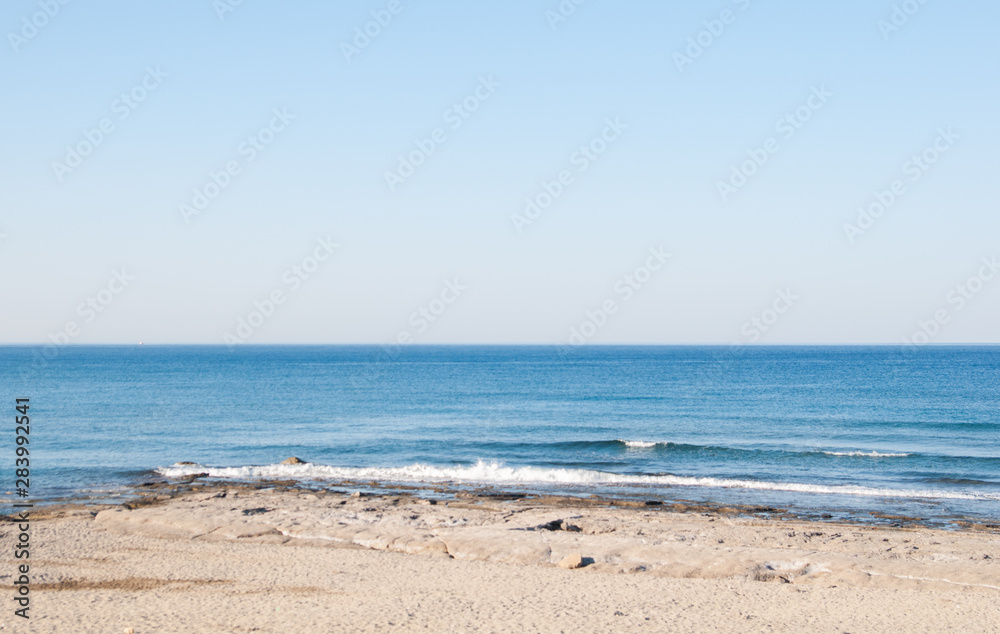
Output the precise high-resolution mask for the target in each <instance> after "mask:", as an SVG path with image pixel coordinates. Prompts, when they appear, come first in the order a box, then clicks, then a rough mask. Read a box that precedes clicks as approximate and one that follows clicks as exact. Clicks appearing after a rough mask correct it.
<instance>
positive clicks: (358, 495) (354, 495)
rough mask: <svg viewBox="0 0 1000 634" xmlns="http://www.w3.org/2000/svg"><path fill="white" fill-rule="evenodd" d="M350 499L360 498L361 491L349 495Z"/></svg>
mask: <svg viewBox="0 0 1000 634" xmlns="http://www.w3.org/2000/svg"><path fill="white" fill-rule="evenodd" d="M351 497H352V498H359V497H361V491H355V492H354V493H352V494H351Z"/></svg>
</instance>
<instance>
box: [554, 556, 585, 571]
mask: <svg viewBox="0 0 1000 634" xmlns="http://www.w3.org/2000/svg"><path fill="white" fill-rule="evenodd" d="M556 565H557V566H559V567H560V568H565V569H567V570H573V569H574V568H583V555H581V554H580V553H573V554H572V555H566V556H565V557H563V558H562V559H560V560H559V563H557V564H556Z"/></svg>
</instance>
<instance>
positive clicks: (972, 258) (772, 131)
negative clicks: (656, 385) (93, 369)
mask: <svg viewBox="0 0 1000 634" xmlns="http://www.w3.org/2000/svg"><path fill="white" fill-rule="evenodd" d="M224 2H226V0H220V2H218V3H216V2H212V1H211V0H197V1H193V0H192V1H186V2H176V3H155V4H154V3H141V4H140V3H131V2H116V1H108V2H101V3H86V2H79V1H73V2H69V3H68V4H65V5H63V4H61V3H60V2H59V1H58V0H52V1H51V2H41V3H39V2H38V1H37V0H36V1H35V2H28V1H21V0H17V1H13V0H12V1H10V2H6V3H4V4H3V7H2V8H0V26H2V30H3V32H4V34H5V36H6V37H5V39H6V47H5V48H3V50H2V52H0V56H2V58H3V59H2V62H3V69H4V81H3V85H4V97H5V98H4V99H3V100H2V101H0V112H2V115H3V116H2V120H3V121H4V139H3V148H4V151H3V152H2V154H0V161H2V164H0V289H2V290H3V293H4V303H3V306H4V308H3V311H2V312H0V341H3V342H9V343H33V342H39V343H40V342H49V341H56V342H58V343H73V344H76V343H99V342H112V343H132V342H136V341H145V342H147V343H182V342H191V343H224V342H227V341H228V342H232V340H233V339H234V338H235V339H237V340H239V341H242V342H246V343H275V342H288V343H295V342H301V343H307V342H311V343H385V342H390V341H396V340H399V341H403V342H404V343H438V342H448V343H469V342H484V343H487V342H496V343H517V342H524V343H569V342H570V341H571V340H574V339H575V340H583V341H586V342H588V343H615V342H635V343H731V342H743V343H776V344H777V343H810V342H815V343H851V342H857V343H866V342H873V343H874V342H880V343H899V342H901V341H903V340H904V339H906V340H911V341H914V342H915V343H918V344H921V343H947V342H996V341H998V334H997V330H996V327H995V322H996V316H997V314H1000V281H997V280H995V279H994V276H995V277H996V278H998V279H1000V275H997V274H996V273H995V272H994V268H995V265H993V266H989V265H987V264H986V263H984V259H985V262H987V263H992V262H995V257H996V256H1000V244H998V242H997V236H1000V217H998V214H997V213H996V200H995V196H994V193H993V190H994V183H995V182H996V176H995V172H996V170H997V168H998V167H1000V161H998V159H997V155H996V148H997V147H1000V124H998V122H997V118H996V114H995V113H996V112H997V111H998V106H1000V103H998V101H1000V99H998V97H1000V91H998V84H997V82H996V79H995V78H996V77H997V76H998V70H1000V46H998V45H997V43H996V39H995V37H994V33H993V32H992V30H991V29H992V26H991V25H994V24H996V22H997V20H998V18H1000V6H997V5H995V4H994V3H986V2H952V3H944V2H932V1H927V2H924V3H923V4H920V3H919V2H916V0H914V1H913V2H909V3H900V2H896V3H893V2H882V1H871V0H867V1H860V0H848V1H845V2H839V3H796V2H790V1H785V2H762V1H759V0H753V1H751V2H746V1H745V0H740V1H739V2H730V1H718V2H699V3H657V2H625V3H611V2H604V1H601V0H587V1H585V2H583V3H582V4H580V5H576V4H575V3H573V2H572V0H567V2H565V3H563V7H564V8H563V11H564V12H565V13H567V14H568V15H565V16H563V15H560V14H559V11H560V3H559V2H556V1H554V0H553V1H551V2H526V1H509V2H492V3H481V2H477V3H471V2H438V3H427V2H411V1H407V0H400V2H398V3H394V2H388V1H379V2H350V3H346V2H345V3H323V2H315V1H312V2H310V1H303V2H295V3H281V4H279V3H265V2H262V1H260V0H244V1H243V2H242V3H239V4H238V5H237V6H235V7H230V8H232V10H231V11H225V12H220V10H219V6H220V5H222V3H224ZM46 6H47V7H48V10H49V12H50V13H53V15H52V16H51V17H49V16H47V15H43V17H38V15H39V12H43V11H44V10H45V8H46ZM224 6H227V7H228V6H229V5H228V4H226V5H224ZM54 7H57V8H58V10H56V9H54ZM568 7H573V11H572V13H570V12H569V11H568V10H567V8H568ZM894 7H896V8H895V9H894ZM392 10H395V13H392ZM894 11H895V13H896V14H895V20H896V25H898V27H893V28H892V29H887V28H886V27H885V24H892V20H893V15H894ZM907 11H909V13H907ZM727 12H728V13H727ZM220 15H221V17H220ZM387 15H388V16H391V20H387V18H386V16H387ZM554 15H559V17H560V18H565V19H558V20H557V19H554V18H553V16H554ZM379 18H381V20H382V21H383V22H387V23H386V24H385V25H384V26H383V25H380V24H378V22H377V20H378V19H379ZM32 20H34V21H35V23H36V25H37V24H41V25H42V26H26V24H28V25H30V23H31V21H32ZM880 22H881V23H882V26H881V27H880ZM366 28H367V29H368V31H369V33H371V34H374V35H373V36H371V37H368V40H367V41H366V40H365V39H364V37H359V36H358V32H359V31H360V32H362V33H363V32H364V30H365V29H366ZM712 31H714V32H715V33H712ZM689 38H690V39H689ZM699 40H700V42H701V44H702V45H701V46H700V48H699V45H698V42H699ZM692 42H693V43H694V45H692ZM345 45H347V46H348V47H349V46H355V49H354V50H353V51H352V50H351V49H350V48H345ZM345 50H346V51H347V53H346V54H345ZM678 55H687V56H688V58H689V62H690V63H688V62H687V61H684V59H682V58H679V57H678ZM348 58H349V59H348ZM144 81H145V83H146V86H145V87H143V82H144ZM477 88H478V90H479V92H478V95H477V92H476V91H477ZM133 91H134V92H133ZM123 93H124V94H125V95H126V96H125V97H122V95H123ZM130 93H132V94H133V97H128V95H129V94H130ZM816 95H823V98H822V99H820V98H819V97H817V96H816ZM138 97H141V98H142V99H141V100H139V99H138ZM129 99H132V101H131V102H130V101H129ZM116 100H118V101H116ZM463 102H464V103H466V104H467V106H462V104H463ZM456 104H457V105H458V107H459V108H461V109H462V111H463V112H465V109H466V107H468V106H472V107H474V111H473V112H465V115H467V116H463V115H461V114H457V113H458V111H457V110H456V109H455V107H456ZM276 111H277V112H279V113H283V115H282V117H278V116H277V115H275V112H276ZM125 114H127V116H124V115H125ZM788 116H791V117H792V123H790V122H788V121H787V120H786V123H785V124H784V125H781V124H779V123H778V122H779V120H782V119H785V118H786V117H788ZM104 120H107V121H104ZM102 121H104V123H105V124H110V126H112V127H109V128H108V129H109V130H110V131H109V132H107V133H101V135H102V136H103V138H102V139H101V140H100V143H99V144H96V147H94V148H93V151H92V152H90V153H89V155H88V156H86V157H84V158H82V160H81V162H80V164H79V166H77V167H75V168H72V169H71V170H66V169H65V168H64V167H60V166H54V163H57V162H58V163H60V164H63V165H67V160H68V157H67V154H68V153H69V152H68V150H67V146H69V147H71V148H76V147H81V146H80V144H81V143H83V146H82V148H83V150H86V149H87V145H86V141H87V135H89V136H90V137H91V139H97V138H98V136H97V135H98V133H97V132H94V130H95V129H96V130H100V127H101V125H102ZM609 122H610V124H609ZM793 123H794V125H793ZM609 125H610V128H609ZM279 128H280V129H279ZM435 135H437V136H436V137H435ZM434 138H437V139H438V141H437V142H434V141H433V139H434ZM248 139H249V140H248ZM428 139H430V140H431V141H430V142H431V143H433V145H434V149H433V152H430V153H429V155H427V154H428V153H427V152H425V151H424V150H421V149H420V148H421V146H423V148H425V149H428V148H430V147H431V146H430V145H428V143H429V141H428ZM609 139H610V140H609ZM255 144H256V145H257V147H258V148H259V150H254V151H251V150H250V148H252V147H253V146H254V145H255ZM935 144H937V147H936V148H935ZM581 147H583V148H585V150H588V151H589V155H590V157H592V158H587V156H588V153H587V151H583V152H582V151H581ZM761 148H770V151H769V150H767V149H763V150H762V149H761ZM598 150H600V152H598ZM761 152H763V153H764V155H765V156H766V159H767V160H766V162H763V163H762V164H760V165H759V166H758V165H756V164H753V163H752V164H749V165H748V166H744V163H745V162H746V161H748V160H750V161H752V160H753V159H752V157H753V156H756V157H758V159H760V157H761V156H762V154H761ZM925 153H926V157H925V158H924V159H923V160H921V159H920V158H919V157H920V156H921V155H924V154H925ZM914 155H916V156H917V157H918V160H917V162H916V163H915V162H914V159H913V157H914ZM400 156H403V157H404V158H407V157H411V156H413V157H415V161H419V162H420V163H421V164H420V165H417V166H415V167H414V168H413V171H412V174H408V175H407V176H406V177H405V178H402V179H395V178H389V179H388V180H389V181H394V182H393V186H392V187H390V184H389V183H388V182H387V177H386V174H387V173H393V172H395V173H396V175H397V176H399V174H400V172H399V169H400V158H399V157H400ZM928 158H933V161H929V160H927V159H928ZM407 160H408V159H407ZM758 162H759V161H758ZM227 166H230V167H232V166H235V172H236V173H233V174H229V175H228V176H227V175H226V174H224V172H226V169H227ZM915 166H916V167H915ZM584 167H585V169H584ZM734 169H735V170H737V173H738V174H739V173H740V172H742V173H743V174H742V176H743V178H741V177H740V176H739V175H737V176H736V177H735V181H734V177H733V170H734ZM405 171H406V170H405V168H404V172H405ZM749 172H752V173H751V174H750V175H747V173H749ZM213 173H214V174H215V177H216V182H226V186H225V187H222V188H219V190H218V192H217V193H218V195H215V196H214V197H213V198H212V199H211V201H210V204H208V205H207V207H205V208H204V209H203V210H201V211H200V213H197V214H185V213H184V212H183V211H182V206H183V205H187V206H188V207H187V208H188V209H192V208H193V207H192V205H193V202H194V201H195V200H196V199H197V194H196V192H201V193H202V195H205V193H206V187H207V188H208V190H207V193H211V194H215V193H216V191H215V190H214V189H213V185H214V182H213V178H212V174H213ZM220 174H222V175H220ZM560 175H562V178H564V179H565V184H561V183H559V180H560ZM227 178H228V180H227ZM743 180H745V183H743ZM897 181H898V182H897ZM733 182H738V183H740V186H739V187H735V186H733ZM720 183H726V184H727V185H729V186H730V187H733V190H730V191H728V193H727V194H726V195H725V196H724V195H722V194H720ZM894 183H895V186H896V188H897V191H898V192H900V193H898V195H895V194H894V195H893V196H894V200H893V201H892V202H891V204H888V205H886V206H885V207H887V208H885V209H884V212H883V213H881V215H880V216H879V217H877V218H874V219H871V224H870V225H867V228H864V229H863V230H862V231H861V232H860V233H859V232H857V231H851V230H845V225H846V224H852V225H855V226H856V227H857V226H858V225H857V223H858V215H859V214H858V209H859V208H862V207H865V208H867V207H870V206H871V205H872V204H874V203H877V202H878V199H877V197H876V193H877V192H879V193H880V194H879V195H881V196H882V198H883V201H888V200H889V199H888V198H887V197H886V196H887V194H886V193H885V192H892V190H893V187H894ZM546 184H548V191H547V189H546ZM721 189H723V190H725V189H727V188H726V187H725V186H723V187H722V188H721ZM552 192H558V194H557V195H552ZM546 195H548V196H549V197H550V198H549V199H547V198H546ZM539 196H541V199H540V200H541V201H543V202H545V201H546V200H549V201H550V203H551V204H549V205H548V206H547V207H546V208H545V209H544V210H540V213H538V214H536V215H535V217H534V218H528V217H527V216H525V215H524V214H525V208H526V203H525V199H526V198H527V199H532V200H539ZM875 211H876V213H877V212H878V208H877V207H876V208H875ZM185 216H186V217H185ZM525 219H527V220H530V222H527V223H525V222H524V220H525ZM519 229H520V230H519ZM852 237H853V241H852V239H851V238H852ZM323 241H326V242H325V244H327V245H330V244H336V245H337V246H336V247H335V248H334V247H328V248H326V250H323V248H322V247H321V246H317V245H322V244H324V242H323ZM317 249H320V251H319V252H318V254H317ZM651 249H652V250H654V251H655V250H656V249H659V250H660V251H658V252H659V253H661V254H664V253H665V254H669V258H664V260H665V261H661V260H658V259H655V258H654V260H653V261H650V257H652V256H651V255H650V254H651V253H653V252H654V251H651ZM319 256H323V257H325V259H324V260H322V261H320V260H319V259H315V260H314V261H310V258H318V257H319ZM661 257H662V256H661ZM651 265H659V266H658V267H657V268H656V269H655V270H653V269H652V266H651ZM303 266H304V267H305V268H306V269H310V270H311V272H305V269H303ZM294 267H298V272H296V268H294ZM643 268H646V269H647V270H645V271H643V270H641V269H643ZM116 272H117V273H118V274H124V276H125V280H126V281H127V284H124V283H123V282H122V281H121V277H119V278H116V277H115V274H116ZM129 278H132V279H129ZM116 279H117V280H118V281H115V280H116ZM640 279H641V280H642V281H639V280H640ZM456 289H457V291H456ZM275 293H277V294H278V295H277V297H279V298H280V302H272V303H274V306H273V307H269V305H268V302H270V301H271V299H272V296H273V295H274V294H275ZM88 300H90V301H91V304H88ZM94 302H96V304H94ZM609 302H610V303H609ZM96 307H99V308H100V310H97V309H96ZM272 308H273V310H272ZM255 313H256V315H255ZM241 320H242V322H245V325H241ZM587 323H589V324H591V325H590V326H587V325H586V324H587ZM73 325H75V327H73ZM67 328H68V332H69V333H70V334H65V336H63V335H61V334H60V333H66V332H67ZM574 332H576V333H580V334H578V335H574ZM915 333H923V335H924V336H917V337H916V338H915V339H914V335H915ZM244 335H246V336H244Z"/></svg>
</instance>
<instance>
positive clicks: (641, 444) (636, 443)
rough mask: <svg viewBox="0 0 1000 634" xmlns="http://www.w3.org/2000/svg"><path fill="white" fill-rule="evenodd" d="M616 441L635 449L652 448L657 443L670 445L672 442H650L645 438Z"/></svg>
mask: <svg viewBox="0 0 1000 634" xmlns="http://www.w3.org/2000/svg"><path fill="white" fill-rule="evenodd" d="M616 442H620V443H622V444H624V445H625V446H626V447H632V448H633V449H651V448H653V447H655V446H657V445H663V446H668V445H670V443H667V442H649V441H645V440H621V439H619V440H618V441H616Z"/></svg>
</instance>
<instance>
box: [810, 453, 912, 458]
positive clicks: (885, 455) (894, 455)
mask: <svg viewBox="0 0 1000 634" xmlns="http://www.w3.org/2000/svg"><path fill="white" fill-rule="evenodd" d="M820 453H824V454H826V455H828V456H851V457H863V458H905V457H906V456H909V455H910V454H908V453H880V452H878V451H821V452H820Z"/></svg>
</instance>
